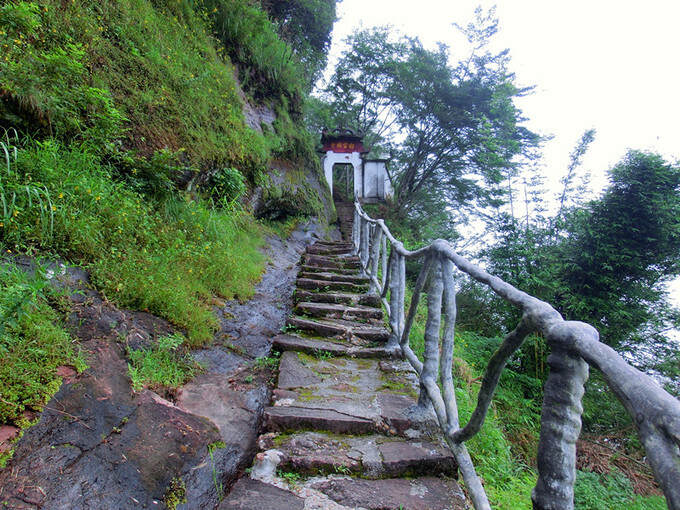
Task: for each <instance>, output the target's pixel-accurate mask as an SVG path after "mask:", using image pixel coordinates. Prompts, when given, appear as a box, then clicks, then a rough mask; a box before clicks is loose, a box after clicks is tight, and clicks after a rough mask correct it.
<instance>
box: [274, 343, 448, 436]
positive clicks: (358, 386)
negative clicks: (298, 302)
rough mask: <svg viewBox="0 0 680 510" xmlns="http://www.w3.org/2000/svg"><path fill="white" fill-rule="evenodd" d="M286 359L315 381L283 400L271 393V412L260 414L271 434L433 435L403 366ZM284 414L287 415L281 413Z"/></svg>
mask: <svg viewBox="0 0 680 510" xmlns="http://www.w3.org/2000/svg"><path fill="white" fill-rule="evenodd" d="M290 354H294V355H296V356H297V357H298V359H299V360H300V361H301V363H302V364H303V365H304V366H305V368H306V369H308V370H311V371H312V372H313V373H314V374H316V375H317V376H318V378H319V379H320V381H319V382H318V383H316V384H310V385H308V386H306V387H304V388H299V389H295V390H294V391H286V392H285V394H281V393H279V392H278V391H277V392H275V395H274V406H273V407H272V408H269V409H268V410H267V412H266V413H265V414H266V415H267V413H269V414H268V416H269V418H268V420H269V422H270V424H271V425H272V426H273V427H275V428H273V429H272V430H277V431H281V430H292V429H300V428H306V429H311V430H322V429H323V430H331V431H333V432H338V433H344V432H347V433H370V432H377V433H388V434H392V435H406V434H407V431H410V432H408V433H411V432H414V433H415V434H418V433H421V434H431V433H433V432H434V431H436V430H438V427H437V423H436V420H435V417H434V413H433V412H432V411H431V410H430V409H422V408H419V407H417V406H416V402H417V396H418V388H419V385H418V379H417V377H416V375H415V372H413V370H412V369H411V367H410V365H408V363H406V362H404V361H401V360H400V361H396V360H395V361H391V362H389V363H387V362H381V361H379V360H373V359H351V358H324V357H322V358H315V357H312V356H308V355H305V354H301V353H290ZM288 389H289V388H280V390H288ZM280 390H279V391H280ZM286 408H288V409H289V410H287V411H283V410H282V409H286ZM355 421H357V423H354V422H355ZM418 431H419V432H418Z"/></svg>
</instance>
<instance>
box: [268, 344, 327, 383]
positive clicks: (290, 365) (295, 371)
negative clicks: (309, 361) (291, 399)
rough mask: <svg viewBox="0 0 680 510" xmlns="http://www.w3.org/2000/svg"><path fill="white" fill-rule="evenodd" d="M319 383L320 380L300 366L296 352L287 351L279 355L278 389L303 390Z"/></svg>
mask: <svg viewBox="0 0 680 510" xmlns="http://www.w3.org/2000/svg"><path fill="white" fill-rule="evenodd" d="M320 382H321V378H320V377H319V376H317V375H316V374H315V373H314V372H313V371H312V370H310V369H309V368H307V367H305V366H304V365H303V364H302V362H301V361H300V358H298V355H297V353H296V352H292V351H288V352H284V353H283V354H282V355H281V362H280V364H279V383H278V387H279V388H280V389H283V390H289V389H293V388H304V387H305V386H311V385H314V384H318V383H320Z"/></svg>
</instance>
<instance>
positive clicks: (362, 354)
mask: <svg viewBox="0 0 680 510" xmlns="http://www.w3.org/2000/svg"><path fill="white" fill-rule="evenodd" d="M353 340H356V341H357V343H359V345H350V344H349V343H348V342H343V343H340V342H333V341H330V340H321V339H316V338H303V337H299V336H295V335H279V336H276V337H274V339H273V342H274V343H273V345H274V348H276V349H278V350H281V351H285V350H289V351H298V352H304V353H307V354H312V355H319V354H324V353H328V354H331V355H333V356H349V357H353V358H399V356H400V352H401V351H400V350H393V351H392V350H387V349H385V348H384V347H371V346H370V345H371V344H372V343H371V342H369V341H367V340H362V339H359V338H356V339H353ZM361 344H363V346H362V345H361Z"/></svg>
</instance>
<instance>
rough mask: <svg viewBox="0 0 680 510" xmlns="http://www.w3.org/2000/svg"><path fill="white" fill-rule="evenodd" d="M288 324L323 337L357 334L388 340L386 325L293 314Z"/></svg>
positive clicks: (367, 338)
mask: <svg viewBox="0 0 680 510" xmlns="http://www.w3.org/2000/svg"><path fill="white" fill-rule="evenodd" d="M286 325H287V326H289V327H291V328H297V329H299V330H301V331H311V332H312V333H314V334H317V335H319V336H323V337H336V338H344V339H351V338H352V337H354V336H356V337H359V338H363V339H364V340H372V341H374V342H387V340H388V338H389V337H390V334H389V331H387V329H386V328H385V327H384V326H376V325H372V324H364V323H361V322H353V321H345V320H342V319H307V318H303V317H296V316H291V317H288V319H287V320H286Z"/></svg>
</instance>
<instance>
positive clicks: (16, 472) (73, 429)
mask: <svg viewBox="0 0 680 510" xmlns="http://www.w3.org/2000/svg"><path fill="white" fill-rule="evenodd" d="M318 231H319V228H318V227H317V226H316V225H315V224H306V225H303V226H301V227H300V228H298V229H297V230H296V231H295V232H294V233H293V235H292V236H291V238H290V239H289V240H288V241H285V242H284V241H281V240H279V239H278V238H272V239H269V248H268V250H267V254H268V255H269V257H270V264H269V266H268V267H267V270H266V272H265V274H264V275H263V279H262V281H261V282H260V284H259V285H258V286H257V288H256V294H255V296H254V297H253V299H252V300H251V301H249V302H248V303H237V302H232V303H227V304H226V305H224V306H223V307H222V308H217V307H216V311H217V312H218V314H219V315H220V317H221V324H222V328H221V331H220V333H219V334H218V335H217V338H216V341H215V343H214V345H211V346H209V347H207V348H205V349H201V350H199V351H196V352H195V353H194V357H195V358H196V360H197V361H199V362H201V363H202V364H203V365H204V367H205V370H204V371H203V373H201V374H200V375H199V376H198V377H197V378H196V379H194V380H193V381H191V382H190V383H189V384H187V385H186V386H185V387H183V388H181V389H180V390H179V391H178V392H177V394H169V395H164V397H166V398H162V397H161V396H159V395H158V394H156V393H154V392H151V391H148V390H145V391H143V392H141V393H138V394H135V393H134V392H133V391H132V389H131V384H130V379H129V377H128V369H127V359H126V356H125V344H126V343H127V345H129V346H130V347H132V348H138V347H143V346H146V345H150V344H152V343H153V342H154V341H155V339H156V338H157V337H158V336H162V335H166V334H168V333H171V332H172V331H173V328H172V327H171V325H170V324H168V323H167V322H166V321H163V320H161V319H158V318H157V317H154V316H153V315H150V314H148V313H142V312H130V311H125V310H120V309H118V308H116V307H114V306H113V305H111V304H110V303H109V302H107V301H105V300H104V299H103V298H102V297H101V296H100V295H99V294H98V293H97V292H96V291H94V290H92V289H91V288H90V287H89V285H88V278H87V274H86V273H85V272H84V271H82V270H80V269H77V268H66V267H65V266H64V265H62V264H52V266H50V268H49V271H51V274H52V275H53V276H54V277H55V280H58V284H59V285H63V286H66V287H68V288H71V289H74V290H76V289H77V290H78V292H73V293H72V295H71V301H72V303H73V313H72V315H71V318H70V321H69V322H70V326H71V328H72V330H73V333H74V336H75V337H77V339H78V340H79V344H80V346H81V348H82V349H83V350H84V351H85V353H86V354H87V358H88V365H89V368H88V369H87V370H86V371H85V372H84V373H83V374H80V375H77V374H75V371H74V370H73V369H72V368H70V367H60V372H59V375H61V376H62V378H63V381H64V382H63V384H62V387H61V389H60V390H59V392H58V393H57V394H56V395H55V396H54V397H53V398H52V399H51V400H50V402H49V403H48V404H47V406H46V407H45V409H44V410H43V412H42V413H41V415H40V417H39V420H38V423H37V424H36V425H35V426H33V427H31V428H30V429H28V430H26V431H25V433H24V435H23V437H22V438H21V439H20V440H19V441H18V443H17V444H16V448H15V453H14V456H13V458H12V460H11V461H10V462H9V463H8V465H7V467H6V468H5V469H3V470H2V471H0V508H3V505H4V507H5V508H12V509H38V508H41V509H63V508H69V509H137V508H164V507H165V503H164V498H165V497H166V494H167V491H168V487H170V486H171V485H173V480H178V479H182V482H181V483H179V485H180V486H182V485H184V486H185V487H186V489H185V493H186V498H187V500H188V503H187V504H186V505H180V506H179V507H178V508H201V509H202V508H215V507H216V506H217V504H218V502H219V496H220V494H218V492H220V490H221V491H222V492H226V491H228V490H229V489H230V486H231V484H232V483H233V481H234V480H235V478H236V477H237V475H238V474H239V473H240V472H241V470H242V468H243V467H244V466H246V465H247V464H249V463H250V461H251V459H252V456H253V454H254V453H255V441H256V437H257V433H258V428H259V423H260V420H261V417H262V410H263V407H264V406H265V405H266V404H267V402H268V401H269V390H268V386H269V379H270V374H269V373H268V372H267V371H266V370H261V369H257V368H253V364H254V363H253V362H254V359H255V358H257V357H261V356H266V355H267V354H269V352H270V350H271V344H272V337H273V336H275V335H276V334H277V333H278V331H279V329H280V328H281V327H282V326H283V325H284V320H285V317H286V316H287V314H288V313H289V312H290V310H291V308H292V291H293V283H294V280H295V276H296V273H297V267H296V262H297V261H298V259H299V258H300V254H301V253H302V251H303V250H304V247H305V246H306V245H307V244H309V243H311V242H312V241H313V240H314V239H315V238H316V237H317V236H318ZM18 262H19V263H20V264H23V265H24V266H25V267H26V268H27V270H30V267H31V261H30V260H29V259H25V260H19V261H18ZM1 432H2V434H3V437H5V436H10V435H11V433H13V432H14V431H9V430H5V429H2V430H1ZM4 443H6V439H5V440H3V444H4ZM209 446H211V448H209ZM209 450H211V451H209ZM179 499H181V498H179ZM236 508H238V507H236ZM291 508H294V507H291Z"/></svg>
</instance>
